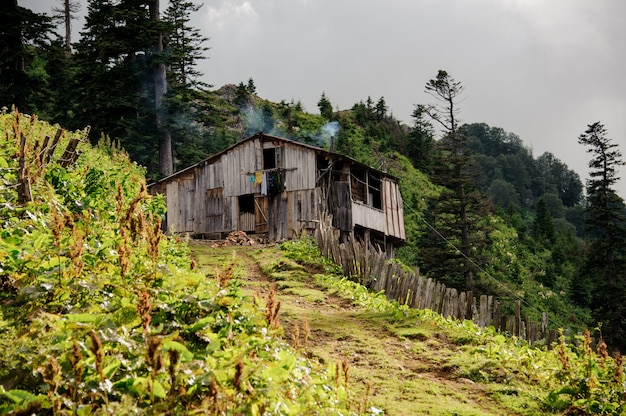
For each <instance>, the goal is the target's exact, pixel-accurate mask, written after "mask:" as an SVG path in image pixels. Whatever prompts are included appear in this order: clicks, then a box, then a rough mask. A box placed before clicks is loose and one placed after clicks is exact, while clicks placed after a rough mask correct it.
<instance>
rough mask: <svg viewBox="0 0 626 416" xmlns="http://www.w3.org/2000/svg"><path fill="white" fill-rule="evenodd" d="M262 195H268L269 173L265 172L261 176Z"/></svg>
mask: <svg viewBox="0 0 626 416" xmlns="http://www.w3.org/2000/svg"><path fill="white" fill-rule="evenodd" d="M259 173H261V172H257V174H259ZM261 195H267V174H266V173H265V172H263V173H262V176H261Z"/></svg>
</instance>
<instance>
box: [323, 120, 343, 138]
mask: <svg viewBox="0 0 626 416" xmlns="http://www.w3.org/2000/svg"><path fill="white" fill-rule="evenodd" d="M340 128H341V126H340V125H339V122H338V121H329V122H328V123H326V124H324V125H323V126H322V128H321V130H322V133H323V134H325V135H327V136H328V137H329V138H330V137H331V136H337V133H339V129H340Z"/></svg>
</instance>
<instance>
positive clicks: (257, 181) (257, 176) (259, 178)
mask: <svg viewBox="0 0 626 416" xmlns="http://www.w3.org/2000/svg"><path fill="white" fill-rule="evenodd" d="M263 175H264V173H263V172H254V186H257V185H261V184H262V183H263V182H265V181H264V180H263Z"/></svg>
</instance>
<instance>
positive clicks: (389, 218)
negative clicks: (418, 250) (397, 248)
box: [381, 178, 406, 240]
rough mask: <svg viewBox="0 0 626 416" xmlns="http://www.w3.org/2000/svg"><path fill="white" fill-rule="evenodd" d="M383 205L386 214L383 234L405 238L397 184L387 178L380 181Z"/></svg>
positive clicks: (402, 207)
mask: <svg viewBox="0 0 626 416" xmlns="http://www.w3.org/2000/svg"><path fill="white" fill-rule="evenodd" d="M381 186H382V188H383V189H382V192H383V195H382V197H383V207H384V211H385V216H386V228H385V230H384V231H385V234H387V235H390V236H392V237H396V238H400V239H402V240H406V231H405V229H404V206H403V202H402V195H401V194H400V188H399V187H398V184H397V183H396V182H394V181H391V180H389V179H387V178H383V180H382V181H381Z"/></svg>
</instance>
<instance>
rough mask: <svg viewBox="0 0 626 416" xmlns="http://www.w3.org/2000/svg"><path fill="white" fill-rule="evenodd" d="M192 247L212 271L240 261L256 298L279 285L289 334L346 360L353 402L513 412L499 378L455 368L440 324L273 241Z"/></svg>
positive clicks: (326, 357)
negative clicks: (336, 282)
mask: <svg viewBox="0 0 626 416" xmlns="http://www.w3.org/2000/svg"><path fill="white" fill-rule="evenodd" d="M191 248H192V252H193V254H194V256H195V257H196V258H197V261H198V265H199V267H201V268H206V269H207V270H209V273H207V274H208V275H209V276H210V275H211V272H210V270H212V269H213V270H214V269H215V268H216V267H218V268H219V267H220V266H221V267H223V266H224V265H225V264H229V263H230V262H232V261H235V262H236V264H237V265H238V273H237V278H238V279H239V280H240V281H241V283H242V289H243V290H244V292H245V293H246V294H248V295H249V297H250V298H251V299H252V298H253V297H257V298H261V299H266V298H267V295H268V293H269V292H270V290H272V287H274V288H275V293H276V298H277V300H278V301H280V302H281V309H280V311H281V312H280V324H281V325H282V328H283V333H284V335H283V336H284V339H285V341H286V342H288V343H290V344H291V345H292V347H293V348H296V349H298V350H299V351H301V353H302V354H303V355H305V356H307V357H308V358H309V359H311V360H315V361H318V362H320V363H321V364H328V363H331V362H334V363H337V365H339V366H343V367H344V368H345V367H346V366H347V368H348V380H347V382H348V385H349V387H350V391H351V394H352V397H351V403H352V406H353V409H355V410H361V411H362V410H364V409H370V410H374V411H376V409H380V410H381V414H383V413H382V412H384V414H388V415H428V414H432V415H510V414H515V412H512V411H511V410H510V407H508V406H506V405H505V404H504V402H503V400H496V399H495V398H497V397H502V395H501V394H500V393H498V389H500V388H501V386H500V385H492V384H484V383H477V382H474V381H472V380H470V379H469V378H466V377H463V376H462V375H460V374H459V373H458V372H457V371H456V365H455V364H454V362H455V360H454V356H455V354H456V353H457V352H458V351H460V350H461V349H463V348H464V346H463V345H462V342H461V345H459V340H455V339H450V338H451V335H450V334H448V333H446V331H445V330H440V328H437V327H436V325H434V324H432V323H430V324H429V323H428V322H426V321H425V322H406V321H404V320H403V319H401V318H402V317H393V316H390V315H389V313H388V312H373V311H371V310H367V309H366V308H364V307H357V306H354V305H353V304H352V302H351V301H350V300H347V299H344V298H342V297H340V296H338V295H337V294H336V293H333V291H332V290H331V289H329V288H325V287H323V286H320V285H319V284H317V283H316V279H315V278H314V275H315V273H317V272H318V271H316V270H307V269H306V268H304V267H302V266H299V265H296V264H295V263H293V262H291V261H290V260H288V259H283V258H281V252H280V250H279V249H278V248H276V247H264V248H258V247H256V248H254V247H223V248H212V247H210V246H208V245H206V244H204V245H203V244H193V245H192V246H191ZM268 264H279V265H281V266H279V267H278V268H277V270H276V271H275V272H272V273H270V274H269V275H268V274H266V273H265V272H263V270H265V269H267V265H268ZM452 337H453V335H452ZM341 377H342V378H343V377H344V375H343V373H342V376H341ZM342 381H343V382H345V380H342ZM509 400H513V401H514V400H515V397H513V398H511V399H509ZM518 405H519V404H515V406H516V407H517V406H518ZM507 407H508V408H507Z"/></svg>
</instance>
